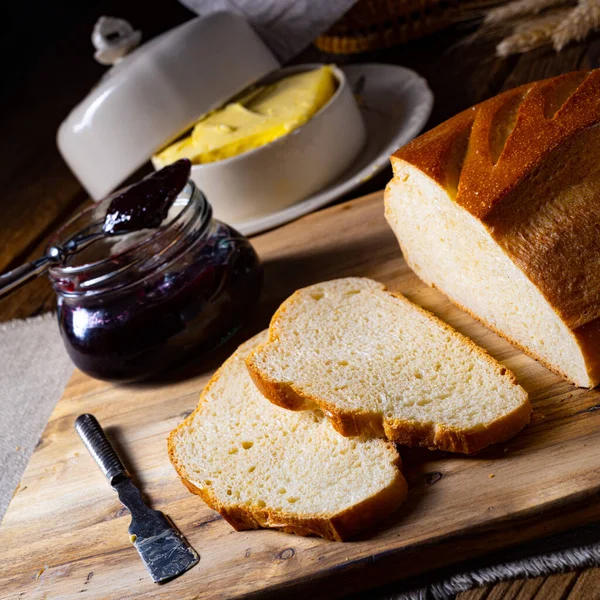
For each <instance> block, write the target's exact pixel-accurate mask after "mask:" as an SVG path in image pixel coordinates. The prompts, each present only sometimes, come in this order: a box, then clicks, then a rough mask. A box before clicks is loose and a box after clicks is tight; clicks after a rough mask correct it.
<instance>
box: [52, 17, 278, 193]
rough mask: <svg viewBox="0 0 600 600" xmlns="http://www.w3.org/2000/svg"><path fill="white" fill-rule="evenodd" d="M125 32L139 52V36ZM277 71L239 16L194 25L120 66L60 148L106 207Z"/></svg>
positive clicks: (65, 130)
mask: <svg viewBox="0 0 600 600" xmlns="http://www.w3.org/2000/svg"><path fill="white" fill-rule="evenodd" d="M115 22H116V21H115ZM120 23H124V22H122V21H121V22H120ZM99 24H100V22H99ZM125 28H129V30H130V31H129V30H127V31H126V33H127V39H128V40H129V42H130V45H135V43H136V41H139V32H134V31H133V29H132V28H131V27H130V26H129V25H128V24H126V23H125ZM94 36H96V37H97V36H98V32H97V31H95V32H94ZM99 54H100V55H101V56H103V57H106V56H107V55H108V56H109V57H110V56H111V53H110V52H100V51H99V52H97V56H98V55H99ZM116 56H117V58H118V53H117V54H116ZM278 67H279V63H278V61H277V60H276V58H275V57H274V55H273V54H272V53H271V51H270V50H269V49H268V48H267V46H266V45H265V44H264V43H263V42H262V40H261V39H260V38H259V36H258V35H257V34H256V33H255V32H254V30H253V29H252V28H251V27H250V25H248V23H247V22H246V21H245V20H244V19H243V18H242V17H241V16H238V15H235V14H233V13H226V12H217V13H212V14H211V15H209V16H206V17H197V18H194V19H192V20H190V21H187V22H186V23H184V24H183V25H180V26H179V27H176V28H174V29H171V30H170V31H167V32H166V33H164V34H162V35H160V36H158V37H157V38H154V39H153V40H151V41H150V42H148V43H146V44H143V45H141V46H140V47H139V48H137V49H135V50H133V51H132V52H131V53H129V54H126V55H125V56H124V57H123V58H121V59H120V60H118V62H116V64H115V65H114V66H113V67H112V68H111V69H110V70H109V71H108V72H107V73H106V74H105V75H104V77H103V78H102V79H101V80H100V82H99V83H98V85H97V86H96V87H95V88H94V89H92V91H91V92H90V93H89V95H88V96H87V97H86V98H85V99H84V100H83V101H82V102H81V103H80V104H79V105H77V106H76V107H75V108H74V109H73V110H72V111H71V113H70V114H69V115H68V116H67V118H66V119H65V120H64V121H63V123H62V124H61V125H60V127H59V129H58V134H57V144H58V148H59V150H60V152H61V154H62V156H63V158H64V159H65V161H66V163H67V164H68V165H69V167H70V168H71V170H72V171H73V172H74V174H75V175H76V177H77V178H78V179H79V181H80V182H81V184H82V185H83V186H84V187H85V188H86V190H87V191H88V193H89V194H90V195H91V196H92V198H94V199H100V198H102V197H104V196H105V195H107V194H108V193H110V192H111V191H113V190H114V189H115V188H116V187H117V186H118V185H119V184H120V183H122V182H123V181H124V180H125V179H126V178H127V177H129V176H130V175H131V174H132V173H134V172H135V171H136V170H137V169H139V168H140V167H141V166H142V165H143V164H144V163H146V162H147V161H148V160H149V158H150V157H151V156H152V154H154V153H155V152H156V151H158V150H160V149H161V148H162V147H164V146H165V145H166V144H167V143H169V142H170V141H172V140H173V139H175V138H176V137H177V136H178V135H180V134H181V133H183V132H184V131H185V130H186V129H188V128H189V127H190V126H191V125H193V124H194V122H195V121H196V120H197V119H198V118H199V117H200V116H202V115H203V114H204V113H206V112H209V111H210V110H213V109H215V108H218V107H219V106H220V105H221V104H222V103H223V102H225V101H226V100H227V99H228V98H230V97H231V96H233V95H234V94H236V93H237V92H239V91H241V90H243V89H244V88H245V87H247V86H248V85H251V84H252V83H253V82H255V81H257V80H258V79H260V78H261V77H262V76H264V75H266V74H267V73H269V72H271V71H273V70H275V69H277V68H278Z"/></svg>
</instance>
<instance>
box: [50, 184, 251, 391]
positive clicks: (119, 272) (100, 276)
mask: <svg viewBox="0 0 600 600" xmlns="http://www.w3.org/2000/svg"><path fill="white" fill-rule="evenodd" d="M190 190H191V191H190ZM185 191H187V192H188V195H189V205H188V206H185V208H184V209H183V210H181V214H179V215H178V216H176V217H175V218H173V219H172V220H171V222H168V223H167V224H163V225H162V226H161V228H160V229H159V230H157V232H155V233H154V234H153V233H152V232H145V233H144V234H143V235H142V236H141V238H140V239H137V238H135V237H134V238H133V239H132V240H129V241H127V240H126V239H125V240H124V241H123V242H119V238H110V239H112V240H113V243H116V244H117V246H115V247H111V246H110V243H109V241H110V240H107V241H106V243H105V242H99V244H98V246H97V247H96V248H93V246H96V245H95V244H94V245H93V246H92V250H91V251H90V252H89V253H86V252H85V251H84V253H83V256H78V257H77V261H78V262H77V264H71V265H67V266H66V267H64V268H63V267H61V268H57V269H54V270H53V271H52V272H51V278H52V281H53V284H54V287H55V289H56V291H57V294H58V320H59V324H60V329H61V332H62V336H63V339H64V342H65V346H66V348H67V351H68V353H69V355H70V357H71V358H72V360H73V362H74V363H75V365H76V366H77V367H78V368H79V369H81V370H82V371H84V372H85V373H87V374H88V375H91V376H92V377H96V378H98V379H106V380H111V381H134V380H139V379H142V378H146V377H148V376H151V375H154V374H156V373H158V372H160V371H163V370H164V369H166V368H168V367H169V366H171V365H173V364H177V363H180V362H181V361H183V360H184V359H185V358H186V357H188V356H189V355H190V353H193V355H194V356H195V357H201V356H202V355H205V354H206V353H207V352H208V351H210V350H211V349H213V348H214V347H216V346H218V345H219V344H221V343H222V342H223V341H225V340H226V339H227V338H228V337H230V336H231V335H232V334H233V333H235V332H236V331H237V330H238V329H239V328H240V326H241V325H242V324H243V323H244V322H245V321H246V320H247V318H248V317H249V315H250V313H251V311H252V308H253V306H254V304H255V303H256V301H257V299H258V296H259V292H260V288H261V284H262V269H261V266H260V262H259V259H258V257H257V255H256V252H255V251H254V249H253V248H252V246H251V244H250V243H249V241H248V240H247V239H246V238H244V237H243V236H242V235H241V234H239V233H238V232H237V231H235V230H234V229H233V228H231V227H229V226H228V225H225V224H223V223H221V222H219V221H215V220H213V219H212V211H211V209H210V205H209V204H208V203H207V202H206V200H205V199H204V197H203V196H202V194H201V193H200V192H198V190H196V189H195V187H194V186H193V184H192V183H188V184H187V186H186V190H185ZM177 202H179V200H178V201H177ZM177 202H176V203H175V207H176V206H177ZM81 226H83V227H85V223H76V224H75V228H78V227H79V228H81ZM65 233H67V232H65ZM137 235H140V234H137ZM114 240H117V241H116V242H115V241H114ZM119 243H120V244H121V246H119V245H118V244H119ZM103 254H104V258H102V255H103ZM106 255H108V258H107V257H106Z"/></svg>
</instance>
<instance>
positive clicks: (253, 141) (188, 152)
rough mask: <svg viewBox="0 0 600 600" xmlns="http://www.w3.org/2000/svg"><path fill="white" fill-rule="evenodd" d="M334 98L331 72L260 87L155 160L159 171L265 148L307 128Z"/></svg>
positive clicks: (210, 117)
mask: <svg viewBox="0 0 600 600" xmlns="http://www.w3.org/2000/svg"><path fill="white" fill-rule="evenodd" d="M334 92H335V78H334V76H333V72H332V70H331V67H329V66H324V67H321V68H319V69H316V70H314V71H308V72H306V73H300V74H298V75H290V76H289V77H285V78H283V79H281V80H280V81H277V82H275V83H273V84H271V85H267V86H260V87H258V88H256V89H253V90H251V91H250V92H249V93H248V94H246V95H245V96H243V97H242V98H240V99H238V100H237V101H236V102H233V103H230V104H227V105H225V106H224V107H223V108H221V109H219V110H216V111H214V112H212V113H209V114H208V115H205V116H204V117H203V118H202V119H201V120H200V121H199V122H198V123H196V125H195V126H194V128H193V130H192V133H191V135H189V136H187V137H185V138H183V139H181V140H179V141H177V142H175V143H174V144H171V145H170V146H168V147H167V148H165V149H164V150H162V151H161V152H159V153H158V154H156V155H155V156H153V158H152V162H153V163H154V166H155V167H156V168H162V167H164V166H165V165H168V164H170V163H172V162H175V161H176V160H179V159H180V158H189V159H190V160H191V161H192V163H194V164H203V163H210V162H215V161H217V160H223V159H226V158H231V157H232V156H237V155H238V154H242V153H243V152H247V151H248V150H252V149H253V148H258V147H259V146H264V145H265V144H268V143H270V142H272V141H273V140H276V139H277V138H280V137H282V136H284V135H286V134H288V133H290V132H292V131H294V130H295V129H297V128H298V127H300V126H301V125H303V124H304V123H306V122H307V121H308V120H309V119H310V118H311V117H312V116H313V115H314V114H315V113H317V112H318V111H319V110H320V109H321V108H322V107H323V106H324V105H325V104H326V103H327V102H328V101H329V100H330V99H331V97H332V96H333V94H334Z"/></svg>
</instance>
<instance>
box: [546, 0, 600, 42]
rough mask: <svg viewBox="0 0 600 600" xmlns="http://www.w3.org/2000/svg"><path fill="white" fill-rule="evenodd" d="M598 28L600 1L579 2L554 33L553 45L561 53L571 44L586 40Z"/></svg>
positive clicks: (599, 24)
mask: <svg viewBox="0 0 600 600" xmlns="http://www.w3.org/2000/svg"><path fill="white" fill-rule="evenodd" d="M597 27H600V0H579V3H578V4H577V6H576V7H575V8H574V9H573V10H571V11H569V14H568V16H567V17H566V18H565V19H564V21H562V22H561V23H559V24H558V25H557V26H556V28H555V29H554V31H553V32H552V34H551V39H552V44H553V45H554V48H555V50H556V51H557V52H560V51H561V50H562V49H563V48H564V47H565V46H566V45H567V44H568V43H569V42H572V41H578V42H580V41H582V40H584V39H585V38H586V36H587V35H588V33H589V32H590V31H592V30H593V29H596V28H597Z"/></svg>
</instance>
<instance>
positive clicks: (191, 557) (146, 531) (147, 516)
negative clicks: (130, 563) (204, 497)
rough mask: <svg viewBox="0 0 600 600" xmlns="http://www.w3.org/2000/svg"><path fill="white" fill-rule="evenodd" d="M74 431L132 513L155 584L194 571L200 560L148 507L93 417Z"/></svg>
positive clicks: (132, 530)
mask: <svg viewBox="0 0 600 600" xmlns="http://www.w3.org/2000/svg"><path fill="white" fill-rule="evenodd" d="M75 429H76V431H77V433H78V434H79V437H80V438H81V440H82V441H83V443H84V444H85V447H86V448H87V449H88V451H89V453H90V454H91V455H92V457H93V458H94V460H95V461H96V464H97V465H98V466H99V467H100V470H101V471H102V472H103V473H104V475H105V477H106V478H107V479H108V482H109V483H110V485H111V487H112V488H113V489H114V490H115V491H116V492H117V494H118V495H119V500H120V501H121V504H123V506H125V507H126V508H127V509H128V510H129V512H130V513H131V524H130V525H129V536H130V540H131V541H132V543H133V545H134V546H135V548H136V550H137V551H138V553H139V555H140V557H141V559H142V561H143V562H144V565H145V566H146V569H147V570H148V572H149V573H150V576H151V577H152V580H153V581H154V582H155V583H164V582H166V581H169V580H170V579H173V578H174V577H177V576H179V575H181V574H182V573H184V572H185V571H187V570H188V569H191V568H192V567H193V566H194V565H195V564H197V563H198V561H199V560H200V556H199V555H198V553H197V552H196V551H195V550H194V549H193V548H192V546H191V545H190V544H189V543H188V541H187V540H186V539H185V538H184V537H183V535H182V534H181V532H180V531H179V530H178V529H177V528H176V527H175V525H174V524H173V523H172V521H171V520H170V519H169V518H168V517H167V516H166V515H164V514H163V513H162V512H160V511H159V510H154V509H151V508H150V507H148V506H147V505H146V504H145V502H144V500H143V498H142V495H141V493H140V490H139V489H138V488H137V487H136V486H135V484H134V483H133V480H132V479H131V475H130V474H129V472H128V471H127V469H126V468H125V465H124V464H123V462H122V461H121V459H120V458H119V456H118V454H117V453H116V451H115V449H114V448H113V446H112V444H111V443H110V441H109V440H108V438H107V437H106V434H105V433H104V430H103V429H102V427H101V426H100V423H98V421H97V420H96V418H95V417H94V416H93V415H90V414H83V415H80V416H79V417H77V419H76V421H75Z"/></svg>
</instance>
